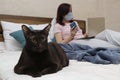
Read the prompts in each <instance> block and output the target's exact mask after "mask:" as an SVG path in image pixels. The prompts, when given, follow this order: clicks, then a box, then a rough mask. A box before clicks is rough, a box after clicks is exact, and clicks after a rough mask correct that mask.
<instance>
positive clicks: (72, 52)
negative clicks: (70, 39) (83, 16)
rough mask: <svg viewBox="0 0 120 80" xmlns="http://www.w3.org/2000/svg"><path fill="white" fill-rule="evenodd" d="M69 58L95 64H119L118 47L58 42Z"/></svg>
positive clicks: (119, 53)
mask: <svg viewBox="0 0 120 80" xmlns="http://www.w3.org/2000/svg"><path fill="white" fill-rule="evenodd" d="M59 45H60V46H61V47H62V48H63V49H64V51H65V53H66V55H67V56H68V58H69V59H72V60H78V61H88V62H92V63H96V64H119V63H120V48H116V49H115V48H113V49H112V48H104V47H97V48H91V47H90V46H88V45H80V44H76V43H68V44H61V43H60V44H59Z"/></svg>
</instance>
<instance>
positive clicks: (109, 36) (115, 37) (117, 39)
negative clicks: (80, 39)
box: [96, 29, 120, 46]
mask: <svg viewBox="0 0 120 80" xmlns="http://www.w3.org/2000/svg"><path fill="white" fill-rule="evenodd" d="M96 38H97V39H101V40H105V41H108V42H109V43H111V44H113V45H116V46H120V32H117V31H113V30H109V29H107V30H104V31H102V32H100V33H99V34H97V35H96Z"/></svg>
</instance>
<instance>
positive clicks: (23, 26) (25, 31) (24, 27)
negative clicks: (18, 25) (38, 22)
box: [22, 25, 31, 36]
mask: <svg viewBox="0 0 120 80" xmlns="http://www.w3.org/2000/svg"><path fill="white" fill-rule="evenodd" d="M22 30H23V33H24V35H25V36H26V35H28V34H29V33H30V32H31V30H30V29H29V28H28V27H27V26H26V25H22Z"/></svg>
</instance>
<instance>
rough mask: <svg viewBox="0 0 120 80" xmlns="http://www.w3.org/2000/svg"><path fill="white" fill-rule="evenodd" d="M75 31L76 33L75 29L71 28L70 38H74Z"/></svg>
mask: <svg viewBox="0 0 120 80" xmlns="http://www.w3.org/2000/svg"><path fill="white" fill-rule="evenodd" d="M77 31H78V29H77V27H75V28H71V37H72V38H74V36H75V35H76V33H77Z"/></svg>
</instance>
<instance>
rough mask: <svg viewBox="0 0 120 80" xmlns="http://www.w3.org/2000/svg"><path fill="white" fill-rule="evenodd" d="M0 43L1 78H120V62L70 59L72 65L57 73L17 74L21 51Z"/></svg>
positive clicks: (67, 79)
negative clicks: (100, 62)
mask: <svg viewBox="0 0 120 80" xmlns="http://www.w3.org/2000/svg"><path fill="white" fill-rule="evenodd" d="M3 46H4V43H0V49H1V50H0V51H1V52H0V80H120V74H119V73H120V64H117V65H115V64H109V65H102V64H93V63H89V62H78V61H76V60H70V65H69V66H68V67H65V68H63V69H62V70H60V71H58V72H57V73H53V74H47V75H43V76H42V77H37V78H33V77H31V76H29V75H18V74H15V73H14V71H13V69H14V66H15V65H16V63H17V62H18V59H19V57H20V55H21V51H6V50H5V49H4V47H3Z"/></svg>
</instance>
